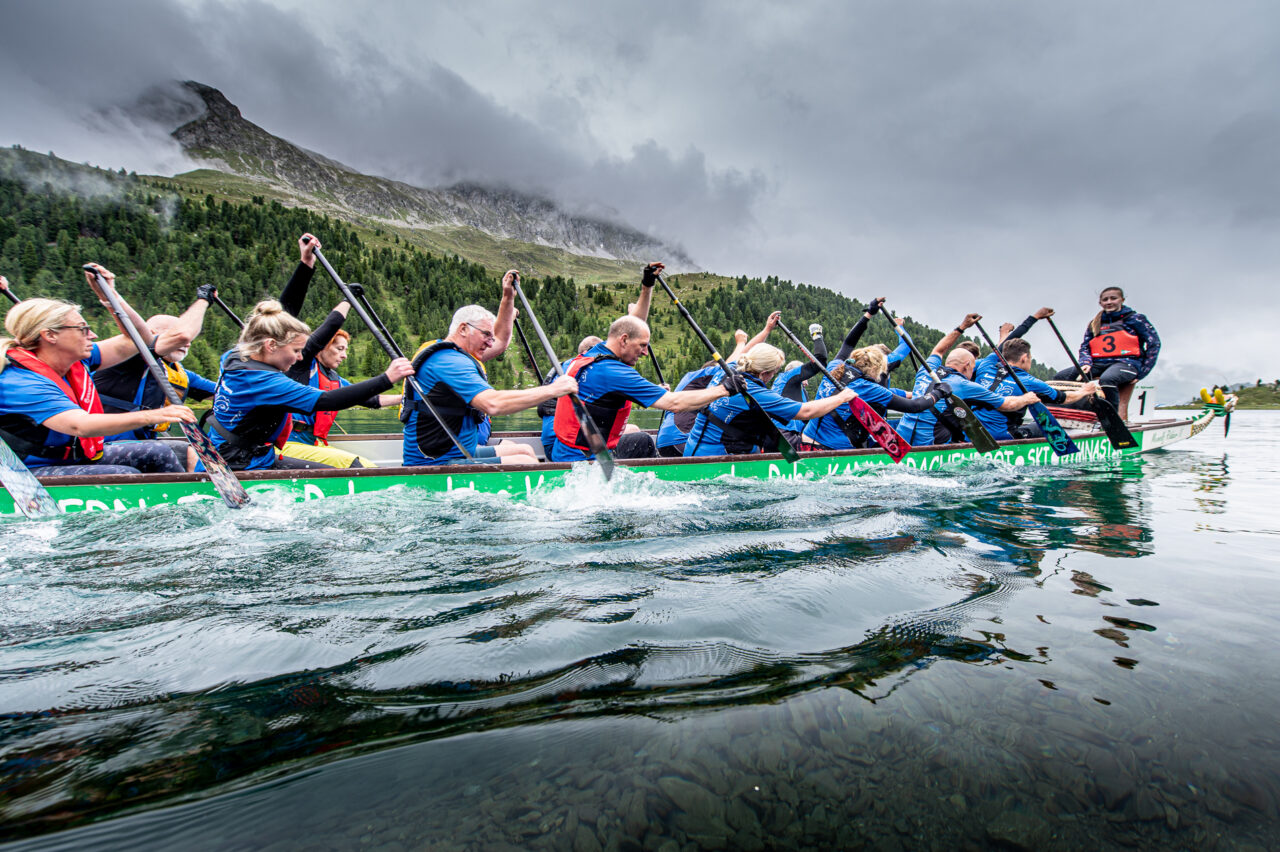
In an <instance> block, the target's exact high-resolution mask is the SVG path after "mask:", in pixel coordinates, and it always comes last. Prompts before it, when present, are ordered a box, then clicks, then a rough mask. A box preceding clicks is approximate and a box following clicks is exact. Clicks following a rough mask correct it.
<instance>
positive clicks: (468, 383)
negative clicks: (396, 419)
mask: <svg viewBox="0 0 1280 852" xmlns="http://www.w3.org/2000/svg"><path fill="white" fill-rule="evenodd" d="M417 379H418V386H419V387H420V388H422V390H423V391H424V392H425V393H431V389H432V388H434V387H435V386H436V385H438V384H445V385H448V386H449V387H450V388H452V389H453V392H454V393H456V394H457V395H458V396H459V397H461V398H462V401H463V402H465V403H467V404H468V405H470V404H471V400H473V399H475V398H476V396H477V395H478V394H481V393H483V392H484V391H487V390H493V386H492V385H490V384H489V382H488V380H487V379H486V378H485V376H484V374H483V371H482V370H481V369H480V367H479V362H478V361H476V359H474V358H472V357H471V356H470V355H468V354H467V353H465V352H462V351H461V350H458V349H441V350H440V351H438V352H436V353H435V354H434V355H432V356H431V357H430V358H428V359H427V360H426V361H423V362H422V366H421V367H419V368H418V373H417ZM431 416H432V415H431V412H429V411H419V410H418V409H417V406H414V408H413V410H412V411H410V412H409V419H408V421H406V422H405V424H404V449H403V453H404V464H405V465H406V466H410V465H440V464H454V463H455V462H460V461H462V460H463V457H462V453H461V452H460V451H459V450H458V448H457V447H454V446H450V447H449V449H448V450H447V451H446V452H445V453H443V454H441V455H439V456H436V457H435V458H429V457H428V456H424V455H423V454H422V450H421V448H419V447H418V440H417V434H418V418H419V417H431ZM492 429H493V426H492V425H491V424H490V423H489V418H488V417H486V418H484V422H482V423H476V421H475V420H474V419H473V418H471V417H464V418H462V424H461V426H460V427H459V428H458V429H456V430H455V434H456V435H457V436H458V442H459V443H461V444H462V446H464V447H466V448H467V452H469V453H471V454H472V455H474V454H475V451H476V447H478V446H482V445H484V444H485V443H486V442H487V441H488V440H489V435H490V432H491V430H492Z"/></svg>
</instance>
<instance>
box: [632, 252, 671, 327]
mask: <svg viewBox="0 0 1280 852" xmlns="http://www.w3.org/2000/svg"><path fill="white" fill-rule="evenodd" d="M664 269H666V266H664V265H663V264H661V263H651V264H649V265H648V266H646V267H645V268H644V273H643V274H642V275H641V278H640V298H638V299H636V301H635V303H634V304H632V305H631V306H630V307H629V309H628V310H627V313H628V314H630V315H631V316H633V317H635V318H636V319H641V320H644V321H645V322H648V321H649V303H650V302H652V301H653V285H654V284H657V283H658V276H659V275H660V274H661V273H662V270H664Z"/></svg>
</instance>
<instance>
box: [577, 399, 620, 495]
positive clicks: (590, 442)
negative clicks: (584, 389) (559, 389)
mask: <svg viewBox="0 0 1280 852" xmlns="http://www.w3.org/2000/svg"><path fill="white" fill-rule="evenodd" d="M569 401H570V402H571V403H573V413H574V414H576V415H577V417H578V425H580V426H581V427H582V432H583V434H584V435H586V437H587V446H588V447H590V448H591V453H592V454H593V455H594V456H595V457H596V461H598V462H600V470H601V471H602V472H603V473H604V478H605V481H608V480H610V479H613V469H614V467H615V465H614V463H613V453H611V452H609V444H608V442H607V441H606V440H605V438H604V435H602V434H600V427H599V426H597V425H596V421H594V420H592V419H591V415H590V414H589V413H588V412H587V406H586V405H585V404H584V403H583V402H582V398H581V397H579V396H578V395H577V394H576V393H571V394H569Z"/></svg>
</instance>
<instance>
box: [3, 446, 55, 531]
mask: <svg viewBox="0 0 1280 852" xmlns="http://www.w3.org/2000/svg"><path fill="white" fill-rule="evenodd" d="M0 484H2V485H4V487H5V490H6V491H8V492H9V494H10V496H12V497H13V504H14V505H15V506H17V507H18V511H20V512H22V514H24V515H26V516H27V517H28V518H48V517H52V516H53V515H56V514H58V504H57V503H55V502H54V500H53V497H52V496H50V494H49V491H48V489H46V488H45V487H44V486H43V485H41V484H40V480H38V479H36V476H35V474H34V473H32V472H31V471H30V470H28V469H27V466H26V465H25V464H23V463H22V459H20V458H18V454H17V453H15V452H14V451H13V448H12V447H10V446H9V445H8V444H7V443H5V442H4V441H0Z"/></svg>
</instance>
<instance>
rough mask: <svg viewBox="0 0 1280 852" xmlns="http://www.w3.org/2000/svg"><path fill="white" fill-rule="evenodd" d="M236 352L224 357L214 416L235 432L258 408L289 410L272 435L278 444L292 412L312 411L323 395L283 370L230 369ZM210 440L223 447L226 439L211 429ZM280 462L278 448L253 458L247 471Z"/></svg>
mask: <svg viewBox="0 0 1280 852" xmlns="http://www.w3.org/2000/svg"><path fill="white" fill-rule="evenodd" d="M234 352H235V350H234V349H233V350H231V352H228V353H226V354H224V355H223V356H222V363H223V372H222V378H221V380H220V381H219V382H218V386H217V391H216V392H215V393H214V395H213V416H214V417H215V418H217V420H218V422H219V423H221V424H222V426H223V428H224V429H227V430H228V431H234V430H235V428H236V427H237V426H239V425H240V421H242V420H244V418H245V417H246V416H247V415H248V414H249V412H251V411H253V410H254V409H255V408H261V407H266V406H273V407H277V408H283V409H286V412H285V413H283V414H281V416H280V425H279V426H277V427H276V429H275V431H274V432H272V433H271V436H270V438H269V440H271V441H274V440H275V439H276V438H278V437H279V436H280V433H281V432H282V431H284V428H285V426H286V425H288V423H289V418H290V415H289V413H288V412H296V413H298V414H302V413H303V412H310V411H312V410H313V409H314V408H315V406H316V400H318V399H319V398H320V396H321V395H322V394H323V391H321V390H320V389H319V388H313V387H311V386H310V385H302V384H298V383H297V382H295V381H294V380H293V379H291V378H289V377H288V376H286V375H285V374H284V373H282V372H280V371H279V370H227V369H226V363H227V359H228V358H229V357H230V356H231V355H232V354H233V353H234ZM209 440H211V441H212V442H213V445H214V447H215V448H221V447H222V446H223V445H224V444H226V440H225V439H224V438H223V437H222V435H221V434H219V432H218V431H217V430H216V429H211V433H210V435H209ZM275 462H276V450H275V447H271V449H270V450H269V451H268V452H266V453H263V454H262V455H260V456H258V457H256V458H254V459H252V460H251V461H250V462H249V463H248V465H246V466H245V470H265V469H267V468H270V467H271V466H272V465H274V464H275Z"/></svg>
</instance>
